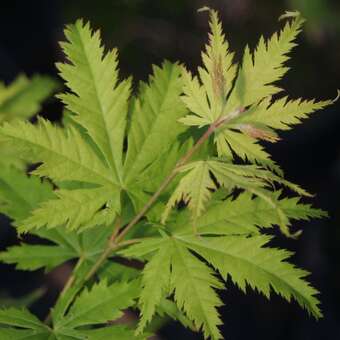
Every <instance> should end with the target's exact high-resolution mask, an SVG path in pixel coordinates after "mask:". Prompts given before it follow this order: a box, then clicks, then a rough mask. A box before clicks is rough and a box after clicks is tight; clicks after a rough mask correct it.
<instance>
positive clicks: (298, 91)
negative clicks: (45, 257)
mask: <svg viewBox="0 0 340 340" xmlns="http://www.w3.org/2000/svg"><path fill="white" fill-rule="evenodd" d="M203 5H208V6H210V7H212V8H215V9H217V10H219V12H220V15H221V17H222V21H223V25H224V30H225V32H226V33H227V38H228V40H229V41H230V44H231V47H232V49H233V50H235V51H236V52H237V57H238V58H240V56H241V53H242V50H243V48H244V46H245V44H246V43H249V44H250V46H251V47H254V46H255V44H256V41H257V39H258V38H259V36H260V35H261V34H264V35H265V36H266V37H268V36H269V35H270V34H271V33H273V32H274V31H276V30H278V28H279V27H280V25H279V24H278V22H277V18H278V17H279V15H281V14H282V13H283V12H284V11H285V10H288V9H298V10H300V11H301V12H302V13H303V15H304V16H305V17H306V18H307V19H308V22H307V24H306V26H305V31H304V33H303V34H302V35H301V36H300V38H299V47H298V48H296V49H295V50H294V52H293V54H292V60H290V61H289V66H290V67H291V68H292V71H291V72H290V73H289V74H288V76H286V77H285V78H284V80H283V82H282V83H281V84H282V85H283V87H285V88H287V89H288V91H287V92H288V94H289V95H290V96H291V97H293V98H297V97H304V98H307V99H311V98H316V99H328V98H334V97H335V96H336V89H337V88H338V87H340V85H339V80H340V49H339V43H340V1H339V0H333V1H331V0H281V1H279V0H276V1H273V0H216V1H209V0H205V1H199V0H163V1H151V0H149V1H146V0H110V1H109V0H101V1H93V0H90V1H88V0H82V1H73V0H64V1H52V0H46V1H43V0H35V1H13V0H12V1H4V0H1V2H0V79H1V80H3V81H5V82H10V81H11V80H13V78H15V76H16V75H17V74H18V73H19V72H25V73H26V74H28V75H32V74H34V73H42V74H50V75H52V76H53V77H56V76H57V75H56V69H55V67H54V63H55V62H56V61H57V60H61V59H62V58H63V56H62V54H61V52H60V49H59V47H58V43H57V42H58V41H59V40H61V39H63V27H64V25H65V24H67V23H71V22H73V21H75V19H77V18H79V17H83V18H84V19H88V20H90V21H91V23H92V26H93V27H95V28H100V29H101V30H102V36H103V40H104V42H105V44H106V46H107V47H110V48H111V47H114V46H116V47H118V48H119V51H120V68H121V71H122V75H123V76H127V75H130V74H131V75H133V76H134V79H135V81H136V83H137V81H138V80H140V79H143V80H145V79H147V76H148V74H149V73H150V72H151V64H159V63H161V61H162V60H163V59H164V58H167V59H169V60H171V61H175V60H180V61H181V62H184V63H186V64H187V65H188V67H189V68H192V69H195V68H196V67H197V65H199V64H200V51H201V49H202V47H203V45H204V43H205V42H206V40H207V30H208V24H207V23H208V20H207V19H208V18H207V14H206V13H205V14H204V13H197V12H196V11H197V9H198V8H199V7H201V6H203ZM339 106H340V102H338V103H336V104H335V105H333V106H332V107H330V108H328V109H326V110H324V111H322V112H320V113H317V114H315V116H314V117H313V118H311V119H310V120H308V121H306V122H305V123H304V124H303V125H301V126H298V127H297V128H295V129H294V131H292V132H287V133H284V134H281V136H282V138H283V141H281V142H280V143H278V144H276V145H270V146H269V149H270V151H271V152H272V154H273V158H274V159H275V160H276V161H278V162H279V164H281V166H282V168H283V169H284V171H285V173H286V176H287V178H288V179H289V180H292V181H294V182H297V183H299V184H301V185H302V186H304V187H305V188H306V189H307V190H308V191H310V192H313V193H315V194H316V197H315V198H314V199H313V200H312V201H313V204H314V205H315V206H317V207H320V208H323V209H325V210H327V211H328V212H329V214H330V219H328V220H321V221H313V222H310V223H299V224H298V225H297V226H298V227H303V229H304V233H303V235H302V237H300V239H299V240H298V241H288V240H286V239H284V238H283V237H282V236H280V235H278V240H277V241H276V245H278V246H282V247H287V248H288V249H291V250H293V251H295V252H296V255H295V256H294V258H293V261H294V262H295V263H296V264H298V265H300V266H302V267H304V268H307V269H308V270H309V271H311V272H312V275H311V276H310V281H311V282H312V283H313V285H314V286H316V287H317V288H318V289H319V290H320V291H321V301H322V309H323V312H324V315H325V317H324V319H323V320H321V321H319V322H316V321H314V320H313V319H312V318H310V317H308V315H307V313H305V312H304V311H301V310H300V309H299V307H298V306H297V305H296V304H295V303H293V304H288V303H286V302H285V301H284V300H283V299H281V298H279V297H277V296H275V295H273V297H272V299H271V301H268V300H266V299H265V298H264V297H262V296H260V295H258V294H257V293H254V292H251V291H249V294H247V295H244V294H243V293H241V292H240V291H238V290H237V289H235V288H234V287H232V285H231V284H230V283H229V284H228V290H226V291H224V292H223V293H222V294H223V300H224V302H225V306H224V307H223V308H221V310H220V311H221V314H222V317H223V321H224V326H223V327H222V331H223V335H224V336H225V337H226V338H228V339H235V340H236V339H249V338H252V339H261V340H266V339H278V340H279V339H292V340H297V339H303V340H306V339H307V340H309V339H312V340H314V339H340V309H339V302H340V265H339V260H340V251H339V242H340V221H339V217H340V216H339V215H340V209H339V204H340V197H339V196H340V157H339V156H340V138H339V131H338V130H339V128H340V110H339V108H340V107H339ZM61 111H62V107H61V105H60V103H58V101H57V100H50V101H48V102H47V103H46V104H45V105H44V109H43V112H42V114H43V115H44V116H46V117H48V118H50V119H53V120H57V119H59V118H60V116H61ZM15 242H16V237H15V233H14V232H13V230H11V229H10V228H9V227H8V221H7V220H5V219H4V218H3V219H2V226H1V229H0V243H1V248H2V249H3V248H5V247H6V246H8V245H10V244H13V243H15ZM0 269H1V283H0V295H4V296H6V297H7V298H8V297H18V296H21V295H24V294H27V293H28V292H30V291H31V290H32V289H35V288H37V287H39V286H41V282H43V286H44V287H47V288H46V289H47V291H46V293H45V294H43V296H42V297H41V298H40V299H39V300H38V302H36V303H34V304H33V305H32V306H31V309H32V311H33V312H35V313H37V314H38V315H39V316H41V317H43V316H44V314H45V313H46V311H47V308H48V307H49V304H51V303H53V299H54V298H55V297H56V295H57V292H58V289H60V287H61V285H62V283H63V280H64V279H65V275H66V274H67V267H65V268H64V269H62V270H61V269H59V270H57V271H55V272H54V273H51V274H49V275H47V276H46V277H45V276H44V275H43V273H42V272H40V271H38V272H34V273H26V272H19V273H18V272H15V271H14V269H13V267H11V266H1V267H0ZM0 302H1V301H0ZM159 334H160V338H162V339H173V338H174V337H176V339H178V340H180V339H199V338H200V337H199V336H198V335H197V334H192V333H190V332H188V331H186V330H184V329H183V328H182V327H181V326H180V325H179V324H176V323H170V324H168V325H167V326H166V327H164V328H163V329H162V330H161V332H160V333H159Z"/></svg>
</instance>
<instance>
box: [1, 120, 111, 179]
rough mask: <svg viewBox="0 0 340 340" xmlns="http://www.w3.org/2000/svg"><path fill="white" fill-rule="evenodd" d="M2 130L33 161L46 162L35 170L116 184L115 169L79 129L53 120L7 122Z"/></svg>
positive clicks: (53, 174) (35, 172)
mask: <svg viewBox="0 0 340 340" xmlns="http://www.w3.org/2000/svg"><path fill="white" fill-rule="evenodd" d="M0 132H1V133H2V135H3V136H4V137H6V138H7V139H8V140H9V141H10V142H11V143H12V145H13V147H15V148H16V150H17V152H18V153H20V154H23V155H26V156H27V157H29V159H30V160H31V161H32V162H41V161H42V162H43V164H42V165H40V166H39V167H38V168H37V169H36V170H34V171H33V173H34V174H37V175H39V176H48V177H49V178H51V179H52V180H54V181H57V182H58V181H66V180H67V181H80V182H88V183H94V184H99V185H105V184H109V185H110V184H111V185H112V184H115V182H114V178H112V173H111V172H110V171H109V169H108V168H106V167H105V165H104V164H103V163H102V162H101V161H100V160H99V159H98V158H97V156H96V155H95V153H94V152H93V151H92V150H91V148H90V147H89V146H88V145H87V144H86V143H85V142H84V140H83V139H82V137H81V136H80V134H79V132H78V131H76V130H75V129H69V130H68V133H67V134H65V132H64V131H63V130H62V129H61V128H58V127H56V126H54V125H52V124H51V123H50V122H48V121H46V120H44V119H42V118H41V119H40V120H39V124H38V125H37V126H36V125H33V124H31V123H25V122H20V121H17V122H14V123H5V124H4V125H3V126H2V127H1V128H0Z"/></svg>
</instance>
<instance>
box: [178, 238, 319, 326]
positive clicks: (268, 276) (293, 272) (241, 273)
mask: <svg viewBox="0 0 340 340" xmlns="http://www.w3.org/2000/svg"><path fill="white" fill-rule="evenodd" d="M181 240H182V241H184V242H185V243H186V244H187V246H188V247H189V248H190V249H192V250H193V251H195V252H197V253H198V254H199V255H200V256H202V257H203V258H205V259H206V260H207V261H208V262H210V263H211V264H212V265H213V266H214V267H215V268H216V269H217V270H218V271H219V272H220V273H221V275H222V276H223V277H224V278H225V279H226V278H227V276H228V275H230V277H231V279H232V281H233V282H234V283H235V284H236V285H237V286H238V287H239V288H240V289H241V290H243V291H244V292H245V289H246V284H247V283H248V284H249V286H250V287H251V288H252V289H257V290H258V291H259V292H261V293H263V294H264V295H265V296H266V297H267V298H269V297H270V291H271V288H272V289H273V290H274V292H276V293H277V294H279V295H281V296H282V297H283V298H285V299H286V300H287V301H290V300H291V298H292V297H293V298H294V299H295V300H296V301H297V302H298V303H299V305H300V306H301V307H303V308H305V309H306V310H307V311H308V312H309V313H310V314H312V315H313V316H314V317H315V318H317V319H319V318H320V317H321V316H322V314H321V312H320V310H319V307H318V304H319V301H318V299H317V298H316V297H315V295H316V294H318V291H317V290H316V289H314V288H313V287H311V286H310V285H309V284H308V283H307V282H306V281H304V280H303V278H304V277H305V276H307V275H308V272H306V271H304V270H301V269H298V268H296V267H295V266H293V265H291V264H290V263H288V262H286V261H285V260H286V259H287V258H289V257H290V256H291V255H292V254H291V253H290V252H288V251H286V250H280V249H272V248H264V247H263V246H264V245H265V244H266V243H268V241H269V240H270V237H268V236H254V237H243V236H234V237H232V236H229V237H211V238H205V239H203V238H197V237H192V236H188V237H182V238H181Z"/></svg>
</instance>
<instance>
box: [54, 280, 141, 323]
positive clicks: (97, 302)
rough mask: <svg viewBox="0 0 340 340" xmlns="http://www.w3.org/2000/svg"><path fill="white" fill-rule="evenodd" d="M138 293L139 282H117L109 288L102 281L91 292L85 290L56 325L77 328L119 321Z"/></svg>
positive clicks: (55, 321) (57, 320) (56, 321)
mask: <svg viewBox="0 0 340 340" xmlns="http://www.w3.org/2000/svg"><path fill="white" fill-rule="evenodd" d="M138 293H139V283H138V281H132V282H116V283H113V284H112V285H110V286H108V285H107V283H106V281H105V280H102V281H100V282H99V283H98V284H96V285H94V286H93V287H92V289H91V290H90V291H87V290H86V289H85V290H84V291H83V292H82V293H81V294H80V296H79V298H78V299H77V300H76V301H75V303H74V304H73V305H72V307H71V308H70V310H69V312H68V313H67V314H66V315H65V316H64V317H63V318H61V319H56V320H54V324H55V326H56V327H58V328H77V327H80V326H85V325H95V324H102V323H105V322H107V321H109V320H115V319H118V318H119V317H120V316H121V315H122V311H121V310H123V309H126V308H128V307H130V306H132V305H133V304H134V299H135V298H136V297H137V295H138Z"/></svg>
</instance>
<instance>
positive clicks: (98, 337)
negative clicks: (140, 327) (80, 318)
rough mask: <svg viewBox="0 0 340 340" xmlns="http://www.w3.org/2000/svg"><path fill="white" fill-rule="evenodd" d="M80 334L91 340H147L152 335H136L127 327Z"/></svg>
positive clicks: (99, 329)
mask: <svg viewBox="0 0 340 340" xmlns="http://www.w3.org/2000/svg"><path fill="white" fill-rule="evenodd" d="M79 333H80V334H83V335H84V336H86V337H88V339H91V340H104V339H117V340H118V339H119V340H133V339H135V340H146V339H147V338H149V337H150V334H142V335H136V334H135V332H134V330H133V329H129V328H128V327H126V326H120V325H116V326H109V327H102V328H98V329H93V330H88V331H81V332H79Z"/></svg>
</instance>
